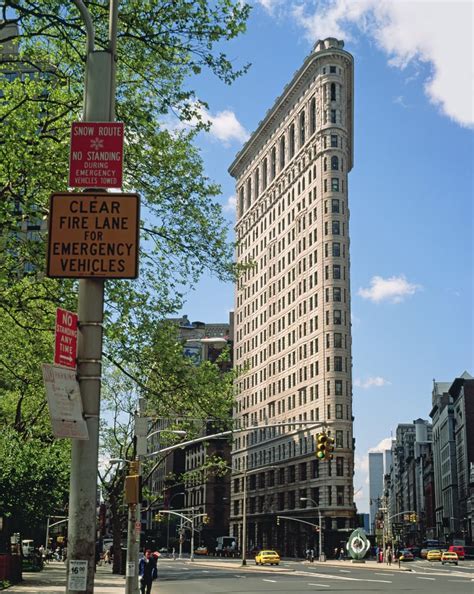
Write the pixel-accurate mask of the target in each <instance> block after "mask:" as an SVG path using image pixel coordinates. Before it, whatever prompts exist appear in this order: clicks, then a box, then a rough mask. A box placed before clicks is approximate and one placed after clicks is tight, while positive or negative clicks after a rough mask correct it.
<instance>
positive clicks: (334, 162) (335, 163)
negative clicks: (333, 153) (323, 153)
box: [331, 157, 339, 171]
mask: <svg viewBox="0 0 474 594" xmlns="http://www.w3.org/2000/svg"><path fill="white" fill-rule="evenodd" d="M331 169H332V171H337V170H338V169H339V159H338V158H337V157H331Z"/></svg>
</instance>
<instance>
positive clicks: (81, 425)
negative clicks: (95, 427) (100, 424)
mask: <svg viewBox="0 0 474 594" xmlns="http://www.w3.org/2000/svg"><path fill="white" fill-rule="evenodd" d="M43 380H44V385H45V387H46V398H47V400H48V408H49V415H50V417H51V425H52V428H53V434H54V436H55V437H70V438H73V439H84V440H87V439H89V432H88V430H87V423H86V421H85V420H84V418H83V416H82V400H81V393H80V390H79V383H78V381H77V379H76V372H75V371H74V370H73V369H65V368H63V367H55V366H54V365H48V364H46V363H44V364H43Z"/></svg>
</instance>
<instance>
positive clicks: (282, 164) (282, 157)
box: [280, 136, 285, 171]
mask: <svg viewBox="0 0 474 594" xmlns="http://www.w3.org/2000/svg"><path fill="white" fill-rule="evenodd" d="M284 167H285V137H284V136H282V137H281V138H280V171H281V170H282V169H283V168H284Z"/></svg>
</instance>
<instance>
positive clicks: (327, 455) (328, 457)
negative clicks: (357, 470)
mask: <svg viewBox="0 0 474 594" xmlns="http://www.w3.org/2000/svg"><path fill="white" fill-rule="evenodd" d="M333 452H334V437H331V436H330V435H328V438H327V442H326V452H325V456H324V457H325V459H326V460H332V459H333V455H332V453H333Z"/></svg>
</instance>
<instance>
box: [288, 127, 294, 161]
mask: <svg viewBox="0 0 474 594" xmlns="http://www.w3.org/2000/svg"><path fill="white" fill-rule="evenodd" d="M289 150H290V159H292V158H293V157H294V155H295V125H294V124H291V126H290V146H289Z"/></svg>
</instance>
